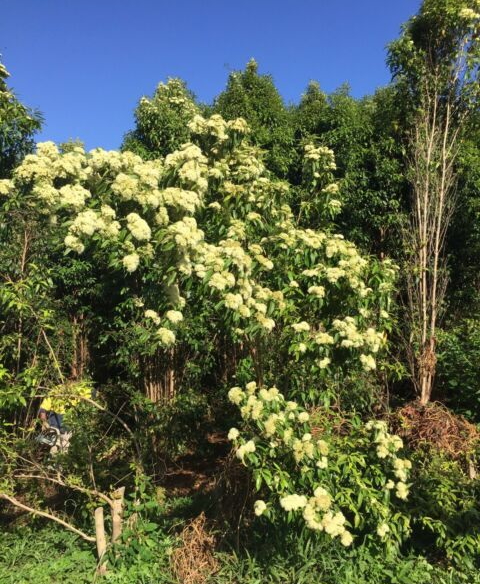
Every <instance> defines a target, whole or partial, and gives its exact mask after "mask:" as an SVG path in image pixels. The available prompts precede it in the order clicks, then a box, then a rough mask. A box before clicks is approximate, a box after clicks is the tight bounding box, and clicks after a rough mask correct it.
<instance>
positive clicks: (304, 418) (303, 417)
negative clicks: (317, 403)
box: [298, 412, 310, 423]
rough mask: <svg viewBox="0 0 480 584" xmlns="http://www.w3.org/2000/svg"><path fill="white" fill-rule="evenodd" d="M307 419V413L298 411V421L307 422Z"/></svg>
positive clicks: (308, 417)
mask: <svg viewBox="0 0 480 584" xmlns="http://www.w3.org/2000/svg"><path fill="white" fill-rule="evenodd" d="M309 419H310V416H309V415H308V413H307V412H300V413H299V414H298V421H299V422H302V423H304V422H308V420H309Z"/></svg>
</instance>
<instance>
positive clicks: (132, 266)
mask: <svg viewBox="0 0 480 584" xmlns="http://www.w3.org/2000/svg"><path fill="white" fill-rule="evenodd" d="M122 263H123V266H124V268H125V269H126V270H127V272H130V273H131V272H134V271H135V270H136V269H137V268H138V264H139V263H140V257H139V255H138V254H136V253H130V254H128V255H126V256H125V257H124V258H123V259H122Z"/></svg>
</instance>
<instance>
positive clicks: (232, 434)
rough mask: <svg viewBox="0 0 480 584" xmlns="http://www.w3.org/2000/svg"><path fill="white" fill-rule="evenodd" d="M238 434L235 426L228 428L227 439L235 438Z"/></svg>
mask: <svg viewBox="0 0 480 584" xmlns="http://www.w3.org/2000/svg"><path fill="white" fill-rule="evenodd" d="M239 436H240V432H239V431H238V430H237V429H236V428H230V430H229V432H228V439H229V440H236V439H237V438H238V437H239Z"/></svg>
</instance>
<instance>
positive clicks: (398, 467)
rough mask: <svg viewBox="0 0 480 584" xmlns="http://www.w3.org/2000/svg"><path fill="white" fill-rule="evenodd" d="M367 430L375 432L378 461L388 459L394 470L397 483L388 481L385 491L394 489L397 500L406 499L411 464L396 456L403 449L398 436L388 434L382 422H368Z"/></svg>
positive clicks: (385, 425) (384, 423)
mask: <svg viewBox="0 0 480 584" xmlns="http://www.w3.org/2000/svg"><path fill="white" fill-rule="evenodd" d="M365 428H366V429H367V430H373V431H374V432H375V444H376V453H377V456H378V458H380V459H389V460H390V461H391V464H392V466H393V469H394V475H395V477H396V478H397V479H398V481H397V482H394V481H391V480H390V481H388V482H387V484H386V485H385V486H386V489H387V490H392V489H395V494H396V496H397V497H398V498H399V499H406V498H407V497H408V494H409V490H408V486H407V484H406V482H407V480H408V471H409V470H410V469H411V468H412V463H411V462H410V461H409V460H407V459H402V458H399V457H398V456H397V452H398V451H399V450H401V449H402V448H403V441H402V439H401V438H400V436H396V435H392V434H389V433H388V431H387V424H386V422H384V421H382V420H377V421H370V422H368V423H367V424H366V425H365Z"/></svg>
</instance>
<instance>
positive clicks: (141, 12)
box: [0, 0, 420, 148]
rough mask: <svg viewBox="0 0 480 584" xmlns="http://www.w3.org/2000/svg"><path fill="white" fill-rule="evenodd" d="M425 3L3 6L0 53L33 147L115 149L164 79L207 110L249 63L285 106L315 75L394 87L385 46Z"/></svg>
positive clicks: (104, 0)
mask: <svg viewBox="0 0 480 584" xmlns="http://www.w3.org/2000/svg"><path fill="white" fill-rule="evenodd" d="M419 5H420V0H336V1H333V0H295V1H293V0H196V1H194V0H176V1H175V0H169V1H166V0H2V9H1V19H0V53H1V54H2V60H3V62H4V63H5V65H6V67H7V69H8V70H9V71H10V73H11V75H12V76H11V79H10V83H11V86H13V88H14V90H15V91H16V93H17V94H18V95H19V97H20V98H21V100H22V101H23V102H24V103H26V104H27V105H29V106H31V107H36V108H38V109H39V110H41V111H42V112H43V114H44V116H45V119H46V123H45V127H44V130H43V132H42V134H41V135H40V136H39V140H54V141H56V142H61V141H65V140H67V139H69V138H80V139H82V140H83V141H84V142H85V144H86V146H87V147H88V148H93V147H95V146H102V147H103V148H117V147H118V146H119V145H120V143H121V141H122V136H123V135H124V133H125V132H126V131H127V130H129V129H130V128H131V127H132V125H133V110H134V108H135V105H136V103H137V102H138V100H139V98H140V97H141V96H142V95H151V94H152V93H153V91H154V89H155V86H156V85H157V83H158V82H159V81H164V80H166V79H167V78H168V77H181V78H183V79H185V80H186V81H187V83H188V86H189V87H190V89H191V90H192V91H193V92H194V93H195V94H196V95H197V97H198V98H199V99H200V100H201V101H204V102H211V100H212V99H213V97H214V96H215V95H217V94H218V93H219V92H220V91H221V90H222V89H223V88H224V87H225V84H226V80H227V77H228V73H229V72H230V71H232V70H235V69H241V68H243V67H244V66H245V64H246V62H247V61H248V60H249V59H250V58H251V57H254V58H255V59H256V60H257V61H258V63H259V66H260V72H261V73H270V74H271V75H273V77H274V80H275V83H276V85H277V87H278V89H279V90H280V92H281V94H282V96H283V97H284V99H285V101H286V102H287V103H288V102H298V100H299V98H300V96H301V94H302V93H303V91H304V89H305V87H306V86H307V84H308V82H309V81H310V80H311V79H315V80H317V81H319V83H320V85H321V86H322V88H323V89H324V90H325V91H333V90H334V89H335V88H336V87H338V86H339V85H341V84H342V83H344V82H348V83H349V84H350V85H351V88H352V93H353V95H355V96H362V95H365V94H368V93H372V92H373V91H374V90H375V88H376V87H379V86H381V85H384V84H386V83H387V82H388V80H389V75H388V71H387V68H386V67H385V46H386V44H387V43H388V42H389V41H391V40H393V39H395V38H396V37H397V36H398V33H399V29H400V25H401V24H402V22H404V21H405V20H407V19H408V18H409V17H410V16H412V15H413V14H414V13H416V12H417V10H418V7H419Z"/></svg>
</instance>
